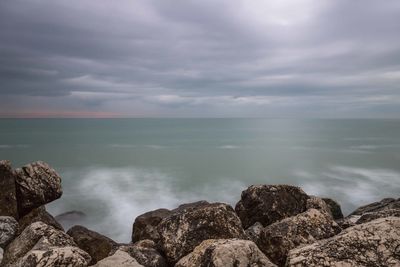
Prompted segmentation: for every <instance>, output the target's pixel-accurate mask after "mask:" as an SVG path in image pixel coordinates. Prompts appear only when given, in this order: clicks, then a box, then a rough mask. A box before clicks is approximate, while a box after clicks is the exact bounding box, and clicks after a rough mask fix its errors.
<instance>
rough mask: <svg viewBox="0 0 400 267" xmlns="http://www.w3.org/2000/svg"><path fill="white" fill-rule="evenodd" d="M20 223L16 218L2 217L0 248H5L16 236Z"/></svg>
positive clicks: (0, 219)
mask: <svg viewBox="0 0 400 267" xmlns="http://www.w3.org/2000/svg"><path fill="white" fill-rule="evenodd" d="M17 232H18V222H17V221H16V220H15V219H14V217H10V216H0V248H5V247H6V246H7V245H8V244H9V243H10V242H11V241H12V240H13V239H14V237H15V236H16V234H17Z"/></svg>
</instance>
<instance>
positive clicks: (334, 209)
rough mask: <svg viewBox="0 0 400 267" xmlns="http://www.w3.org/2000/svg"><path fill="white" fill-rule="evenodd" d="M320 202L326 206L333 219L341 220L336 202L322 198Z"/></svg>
mask: <svg viewBox="0 0 400 267" xmlns="http://www.w3.org/2000/svg"><path fill="white" fill-rule="evenodd" d="M322 200H323V201H324V202H325V203H326V204H327V205H328V207H329V209H330V211H331V214H332V216H333V219H335V220H339V219H342V218H343V213H342V208H341V207H340V204H339V203H338V202H336V201H335V200H333V199H331V198H322Z"/></svg>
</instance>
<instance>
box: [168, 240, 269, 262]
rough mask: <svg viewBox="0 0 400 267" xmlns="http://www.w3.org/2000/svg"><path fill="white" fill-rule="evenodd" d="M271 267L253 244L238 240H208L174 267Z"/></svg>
mask: <svg viewBox="0 0 400 267" xmlns="http://www.w3.org/2000/svg"><path fill="white" fill-rule="evenodd" d="M203 266H213V267H247V266H253V267H273V266H276V265H275V264H273V263H271V262H270V260H269V259H268V258H267V257H266V256H265V255H264V254H263V253H262V252H261V251H260V250H259V249H258V247H257V245H256V244H254V242H252V241H249V240H240V239H209V240H205V241H203V242H202V243H201V244H200V245H199V246H197V247H196V248H195V249H194V251H193V252H191V253H190V254H188V255H186V256H185V257H183V258H182V259H180V260H179V261H178V263H177V264H176V265H175V267H203Z"/></svg>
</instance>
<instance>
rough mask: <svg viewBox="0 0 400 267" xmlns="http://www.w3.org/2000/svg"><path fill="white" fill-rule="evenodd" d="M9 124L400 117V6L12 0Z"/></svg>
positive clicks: (1, 65) (1, 21) (1, 23)
mask: <svg viewBox="0 0 400 267" xmlns="http://www.w3.org/2000/svg"><path fill="white" fill-rule="evenodd" d="M0 116H1V117H329V118H330V117H387V118H399V117H400V1H398V0H385V1H379V0H375V1H371V0H352V1H349V0H332V1H328V0H326V1H323V0H322V1H321V0H291V1H289V0H276V1H272V0H270V1H268V0H264V1H262V0H235V1H232V0H196V1H192V0H175V1H172V0H158V1H152V0H141V1H140V0H137V1H135V0H119V1H105V0H92V1H86V0H58V1H54V0H29V1H20V0H2V1H0Z"/></svg>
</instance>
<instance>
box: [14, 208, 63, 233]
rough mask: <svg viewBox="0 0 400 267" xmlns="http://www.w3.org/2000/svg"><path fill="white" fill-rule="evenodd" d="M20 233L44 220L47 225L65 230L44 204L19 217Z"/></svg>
mask: <svg viewBox="0 0 400 267" xmlns="http://www.w3.org/2000/svg"><path fill="white" fill-rule="evenodd" d="M18 222H19V233H21V232H22V231H23V230H24V229H25V228H26V227H27V226H29V225H31V224H32V223H34V222H43V223H45V224H47V225H51V226H53V227H54V228H56V229H58V230H60V231H63V232H64V228H63V227H62V226H61V225H60V224H59V223H58V222H57V221H56V220H55V219H54V217H53V216H51V214H50V213H48V212H47V211H46V208H45V207H44V206H40V207H39V208H36V209H33V210H32V211H31V212H29V213H28V214H26V215H25V216H23V217H21V218H20V219H19V221H18Z"/></svg>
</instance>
